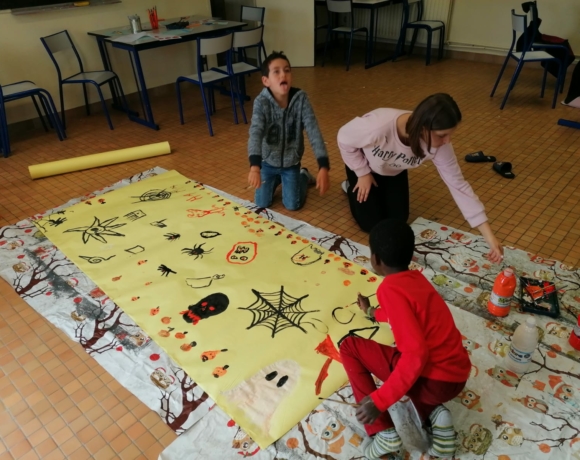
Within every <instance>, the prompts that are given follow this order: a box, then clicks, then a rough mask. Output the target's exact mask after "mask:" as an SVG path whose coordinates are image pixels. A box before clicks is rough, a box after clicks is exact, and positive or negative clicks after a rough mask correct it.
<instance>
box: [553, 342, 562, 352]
mask: <svg viewBox="0 0 580 460" xmlns="http://www.w3.org/2000/svg"><path fill="white" fill-rule="evenodd" d="M552 350H556V351H562V347H561V346H560V345H558V344H556V343H555V344H554V345H552Z"/></svg>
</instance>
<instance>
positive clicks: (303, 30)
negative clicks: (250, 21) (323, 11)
mask: <svg viewBox="0 0 580 460" xmlns="http://www.w3.org/2000/svg"><path fill="white" fill-rule="evenodd" d="M256 6H263V7H265V8H266V15H265V16H264V43H265V44H266V51H267V52H268V53H271V52H272V51H274V50H275V51H284V53H285V54H286V56H288V59H290V62H291V64H292V66H293V67H312V66H313V65H314V1H313V0H256Z"/></svg>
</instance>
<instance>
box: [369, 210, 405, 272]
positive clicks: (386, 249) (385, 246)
mask: <svg viewBox="0 0 580 460" xmlns="http://www.w3.org/2000/svg"><path fill="white" fill-rule="evenodd" d="M369 244H370V247H371V253H372V254H374V255H375V256H376V257H377V259H378V261H379V262H382V263H383V264H385V265H386V266H387V267H390V268H397V269H400V270H406V269H408V268H409V264H410V263H411V259H412V257H413V250H414V249H415V235H414V233H413V230H412V229H411V227H410V226H409V224H407V223H406V222H405V221H404V220H400V219H385V220H382V221H380V222H379V223H378V224H377V225H375V226H374V227H373V228H372V230H371V233H370V236H369Z"/></svg>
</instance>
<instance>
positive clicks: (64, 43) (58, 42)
mask: <svg viewBox="0 0 580 460" xmlns="http://www.w3.org/2000/svg"><path fill="white" fill-rule="evenodd" d="M40 40H41V41H42V44H43V45H44V47H45V48H46V51H47V52H48V55H49V56H50V58H51V59H52V62H53V63H54V65H55V67H56V73H57V74H58V87H59V91H60V110H61V118H62V125H63V127H65V128H66V122H65V117H64V93H63V86H64V85H67V84H81V85H83V94H84V97H85V108H86V110H87V115H90V114H91V111H90V107H89V99H88V97H87V86H86V85H87V84H91V85H94V86H95V88H96V90H97V93H98V94H99V98H100V99H101V104H102V106H103V112H105V116H106V117H107V121H108V123H109V128H111V129H114V128H113V123H112V122H111V117H110V115H109V110H108V109H107V104H106V103H105V98H104V97H103V92H102V91H101V86H103V85H104V84H105V83H111V85H113V86H114V87H115V88H116V91H118V92H119V94H120V95H121V104H122V105H123V109H125V111H127V112H128V110H129V109H128V105H127V101H126V99H125V94H124V93H123V87H122V86H121V81H120V80H119V77H118V76H117V74H116V73H115V72H112V71H110V70H97V71H86V72H85V70H84V68H83V63H82V61H81V57H80V56H79V53H78V51H77V49H76V47H75V46H74V44H73V42H72V40H71V38H70V35H69V34H68V31H66V30H63V31H62V32H58V33H56V34H53V35H49V36H48V37H41V38H40ZM70 50H72V51H73V52H74V55H75V56H76V59H77V63H78V69H79V72H77V73H75V74H74V75H71V76H70V77H67V78H64V79H63V78H62V73H61V71H60V66H59V65H58V62H57V60H56V58H55V54H56V53H59V52H64V51H70Z"/></svg>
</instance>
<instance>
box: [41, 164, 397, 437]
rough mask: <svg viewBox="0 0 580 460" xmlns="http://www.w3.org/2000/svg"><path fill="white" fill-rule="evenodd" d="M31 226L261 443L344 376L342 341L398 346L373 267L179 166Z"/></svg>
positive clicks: (286, 426)
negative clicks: (375, 308)
mask: <svg viewBox="0 0 580 460" xmlns="http://www.w3.org/2000/svg"><path fill="white" fill-rule="evenodd" d="M36 224H37V226H38V227H39V228H41V229H43V231H44V232H45V233H46V236H47V237H48V238H49V239H50V240H51V241H52V242H53V243H54V244H55V245H56V246H57V247H58V248H59V249H60V250H61V251H62V252H64V253H65V254H66V255H67V256H68V257H69V258H70V259H71V260H73V261H74V262H75V263H76V264H77V265H78V266H79V268H80V269H82V271H84V272H85V273H86V274H87V275H89V276H90V278H91V279H92V280H93V281H94V282H95V283H96V284H97V285H98V286H99V287H100V288H101V289H103V290H104V291H105V293H106V294H107V295H108V296H109V297H110V298H111V299H112V300H113V301H114V302H116V303H117V304H118V305H119V306H120V307H121V308H122V309H123V311H124V312H125V313H126V314H128V315H129V316H131V318H132V319H133V320H134V321H135V322H136V323H137V324H138V325H139V326H140V327H141V328H143V329H144V330H145V331H146V332H147V333H148V334H149V335H150V336H151V338H153V339H154V340H155V341H156V342H157V343H158V344H159V345H160V346H161V347H163V348H164V349H165V350H166V352H167V353H168V354H169V355H170V356H171V357H172V358H173V359H174V360H175V361H176V362H177V363H178V364H179V365H180V366H182V367H183V369H184V370H185V371H186V372H187V373H188V374H189V376H190V377H191V378H192V379H193V380H194V381H196V382H197V383H198V384H199V385H200V386H201V387H202V388H203V389H204V390H205V391H206V392H207V393H208V394H209V395H210V396H211V397H212V398H213V399H214V400H215V401H216V402H217V404H218V405H219V406H220V407H221V408H222V409H223V410H224V411H226V412H227V413H228V414H229V415H230V416H231V417H232V418H233V419H234V420H235V421H236V422H238V423H239V424H240V425H241V426H242V428H243V429H244V430H245V431H246V432H247V433H248V434H249V435H250V436H251V437H252V438H253V439H254V440H255V441H256V442H257V443H258V444H259V445H260V446H261V447H266V446H267V445H269V444H271V443H272V442H274V441H275V440H276V439H278V438H280V437H281V436H282V435H284V433H286V432H287V431H288V430H289V429H290V428H291V427H292V426H294V425H295V424H296V423H297V422H298V421H299V420H300V419H301V418H302V417H303V416H304V415H305V414H307V413H308V412H309V411H310V410H312V409H313V408H314V407H316V406H317V405H318V404H319V402H320V400H319V397H324V396H328V395H330V394H331V393H333V392H334V391H335V390H337V389H338V388H339V387H340V386H341V385H342V384H344V383H345V382H346V381H347V378H346V374H345V372H344V369H343V367H342V364H340V362H339V361H338V360H339V359H340V356H339V354H338V352H337V348H338V346H337V343H338V341H339V340H340V339H341V338H343V337H344V336H346V335H347V334H349V332H350V331H355V333H356V334H357V335H360V336H364V337H370V336H371V335H372V336H373V339H374V340H377V341H379V342H381V343H386V344H390V343H392V340H393V339H392V335H391V333H390V330H389V328H388V326H384V325H383V326H381V327H380V328H379V327H378V326H376V325H374V324H373V323H371V322H370V320H368V319H367V318H365V317H364V315H363V314H362V312H361V311H360V310H359V309H358V307H357V306H356V303H353V302H354V301H355V300H356V295H357V292H361V293H362V294H363V295H367V296H368V295H371V294H374V292H375V290H376V288H377V285H378V283H379V282H380V280H378V279H377V278H376V277H375V276H373V274H372V273H368V272H367V271H366V270H365V269H363V268H362V267H359V266H357V265H354V264H353V263H352V262H349V261H347V260H346V259H342V258H340V257H338V256H336V255H335V254H333V253H329V252H328V251H327V250H325V249H323V248H321V247H319V246H317V245H315V244H312V242H311V241H309V240H307V239H304V238H303V237H301V236H299V235H296V234H294V233H291V232H289V231H288V230H286V229H284V228H283V227H280V226H279V225H277V224H274V223H272V222H270V221H267V220H265V219H264V218H262V217H261V216H259V215H257V214H255V213H253V212H251V211H249V210H247V209H245V208H242V207H240V206H237V205H236V204H235V203H233V202H229V201H228V200H227V199H226V198H223V197H221V196H219V195H216V194H215V193H213V192H212V191H210V190H208V189H206V188H204V187H203V186H202V185H201V184H198V183H196V182H193V181H190V180H188V179H187V178H185V177H184V176H182V175H180V174H179V173H177V172H175V171H170V172H167V173H165V174H161V175H159V176H155V177H152V178H149V179H146V180H144V181H141V182H138V183H135V184H132V185H130V186H127V187H124V188H122V189H119V190H116V191H112V192H110V193H107V194H104V195H101V196H99V197H96V198H94V199H91V200H88V201H85V202H82V203H79V204H77V205H75V206H72V207H70V208H67V209H66V210H65V211H63V212H62V213H61V214H58V215H56V214H55V215H52V216H45V217H43V218H42V219H40V220H38V221H37V222H36ZM71 308H74V307H73V305H72V303H71ZM144 384H145V383H144Z"/></svg>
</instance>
